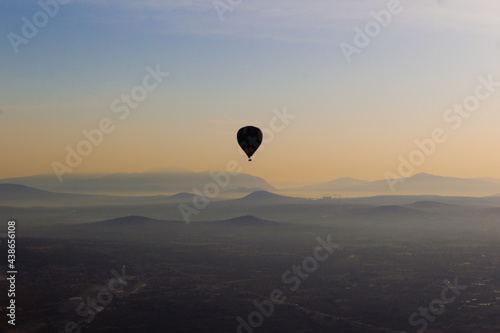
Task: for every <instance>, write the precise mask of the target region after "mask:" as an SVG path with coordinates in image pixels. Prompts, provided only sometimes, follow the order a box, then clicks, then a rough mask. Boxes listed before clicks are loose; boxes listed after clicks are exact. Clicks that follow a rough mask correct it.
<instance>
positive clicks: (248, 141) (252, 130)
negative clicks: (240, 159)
mask: <svg viewBox="0 0 500 333" xmlns="http://www.w3.org/2000/svg"><path fill="white" fill-rule="evenodd" d="M236 137H237V139H238V144H239V145H240V147H241V149H243V151H244V152H245V154H247V156H248V160H249V161H251V160H252V159H251V158H250V157H252V155H253V154H254V153H255V151H256V150H257V149H258V148H259V146H260V144H261V143H262V131H261V130H260V129H258V128H257V127H253V126H245V127H242V128H240V130H239V131H238V134H237V136H236Z"/></svg>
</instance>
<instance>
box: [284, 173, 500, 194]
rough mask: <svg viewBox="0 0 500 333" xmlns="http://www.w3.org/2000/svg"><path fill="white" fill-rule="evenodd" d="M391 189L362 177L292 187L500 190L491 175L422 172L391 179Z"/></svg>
mask: <svg viewBox="0 0 500 333" xmlns="http://www.w3.org/2000/svg"><path fill="white" fill-rule="evenodd" d="M394 189H395V191H394V192H393V191H392V190H391V187H390V186H389V184H388V182H387V180H385V179H384V180H377V181H363V180H358V179H353V178H339V179H336V180H333V181H330V182H326V183H320V184H316V185H311V186H306V187H301V188H294V189H291V190H294V191H304V192H306V191H316V192H326V193H347V194H352V193H358V194H364V195H373V194H394V195H398V194H405V195H458V196H463V195H484V196H486V195H495V194H496V193H499V192H500V180H499V179H495V178H453V177H442V176H435V175H430V174H426V173H420V174H416V175H414V176H412V177H409V178H401V179H398V180H397V181H395V182H394Z"/></svg>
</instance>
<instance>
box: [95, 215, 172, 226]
mask: <svg viewBox="0 0 500 333" xmlns="http://www.w3.org/2000/svg"><path fill="white" fill-rule="evenodd" d="M165 222H168V221H163V220H156V219H152V218H149V217H145V216H125V217H119V218H116V219H110V220H104V221H100V222H93V223H90V224H89V225H91V226H92V225H102V226H108V227H109V226H118V227H123V226H135V225H141V226H142V225H146V224H152V223H165Z"/></svg>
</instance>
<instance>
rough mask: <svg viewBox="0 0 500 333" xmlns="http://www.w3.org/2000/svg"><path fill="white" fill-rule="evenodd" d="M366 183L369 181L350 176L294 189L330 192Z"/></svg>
mask: <svg viewBox="0 0 500 333" xmlns="http://www.w3.org/2000/svg"><path fill="white" fill-rule="evenodd" d="M366 183H369V182H368V181H365V180H359V179H355V178H351V177H342V178H337V179H335V180H332V181H329V182H326V183H319V184H315V185H310V186H305V187H301V188H296V189H295V190H306V191H324V192H332V191H338V190H342V189H344V188H348V187H352V186H358V185H362V184H366Z"/></svg>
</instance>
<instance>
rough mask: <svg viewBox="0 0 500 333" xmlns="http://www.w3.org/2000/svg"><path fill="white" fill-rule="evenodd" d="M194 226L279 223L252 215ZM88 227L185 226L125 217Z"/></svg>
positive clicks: (173, 222) (269, 224)
mask: <svg viewBox="0 0 500 333" xmlns="http://www.w3.org/2000/svg"><path fill="white" fill-rule="evenodd" d="M192 223H193V224H194V226H193V228H194V227H195V226H196V227H198V226H205V227H211V226H214V227H215V226H226V227H227V226H235V227H237V226H246V227H248V226H260V227H262V226H277V225H279V224H281V223H279V222H274V221H269V220H264V219H260V218H258V217H255V216H253V215H245V216H238V217H235V218H232V219H228V220H217V221H207V222H192ZM85 225H86V226H88V227H92V226H105V227H134V226H146V225H147V226H149V227H152V226H154V225H158V226H161V225H164V226H166V225H170V226H173V225H177V226H185V223H184V222H179V221H168V220H158V219H152V218H149V217H145V216H133V215H132V216H125V217H119V218H115V219H109V220H104V221H99V222H92V223H89V224H85Z"/></svg>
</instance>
